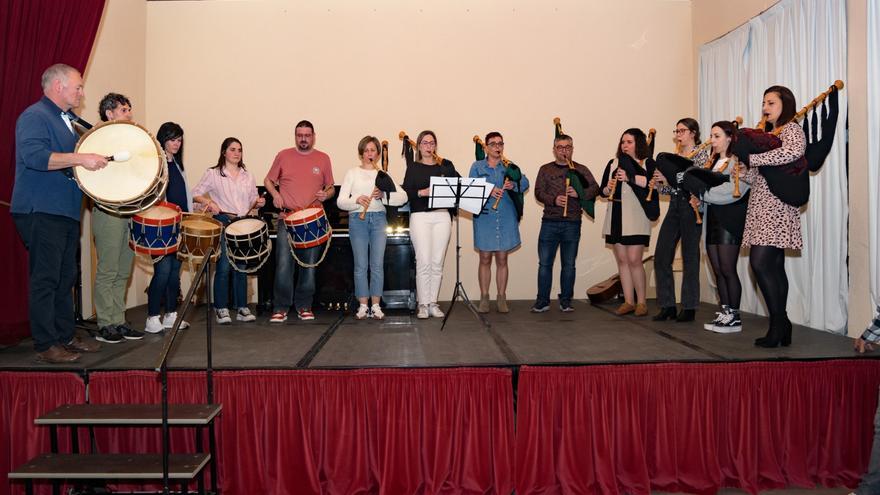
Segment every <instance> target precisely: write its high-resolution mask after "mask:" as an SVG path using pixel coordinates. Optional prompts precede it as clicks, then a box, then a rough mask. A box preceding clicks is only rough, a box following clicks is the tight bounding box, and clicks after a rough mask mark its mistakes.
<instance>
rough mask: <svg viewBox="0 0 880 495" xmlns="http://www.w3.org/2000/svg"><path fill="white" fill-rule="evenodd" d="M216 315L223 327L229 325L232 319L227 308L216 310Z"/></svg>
mask: <svg viewBox="0 0 880 495" xmlns="http://www.w3.org/2000/svg"><path fill="white" fill-rule="evenodd" d="M214 314H215V315H216V316H217V323H219V324H221V325H229V324H230V323H232V318H230V317H229V310H228V309H226V308H220V309H215V310H214Z"/></svg>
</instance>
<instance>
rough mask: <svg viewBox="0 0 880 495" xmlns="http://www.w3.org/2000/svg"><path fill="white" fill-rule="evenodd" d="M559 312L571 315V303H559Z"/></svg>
mask: <svg viewBox="0 0 880 495" xmlns="http://www.w3.org/2000/svg"><path fill="white" fill-rule="evenodd" d="M559 311H562V312H563V313H571V312H572V311H574V306H572V305H571V301H566V302H560V303H559Z"/></svg>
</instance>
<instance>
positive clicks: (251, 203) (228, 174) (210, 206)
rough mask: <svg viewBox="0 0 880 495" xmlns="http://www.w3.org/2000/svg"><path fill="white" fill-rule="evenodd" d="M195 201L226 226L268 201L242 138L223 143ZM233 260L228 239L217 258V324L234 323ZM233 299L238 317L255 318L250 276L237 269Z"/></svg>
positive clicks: (236, 317)
mask: <svg viewBox="0 0 880 495" xmlns="http://www.w3.org/2000/svg"><path fill="white" fill-rule="evenodd" d="M193 201H194V202H196V203H199V204H201V205H202V206H204V208H205V210H206V211H208V212H210V213H213V214H214V218H216V219H217V220H220V221H221V222H223V224H224V225H228V224H229V223H231V222H233V221H234V220H236V218H238V217H243V216H246V215H247V214H248V213H249V212H250V211H251V210H252V209H254V208H258V207H261V206H263V205H264V204H265V202H266V201H265V199H263V198H260V197H257V184H256V182H255V181H254V177H253V176H252V175H251V174H250V172H248V171H247V169H246V168H245V166H244V162H243V161H242V147H241V141H239V140H238V139H236V138H234V137H228V138H226V139H224V140H223V144H221V145H220V157H219V158H218V159H217V165H215V166H213V167H211V168H209V169H208V170H205V175H203V176H202V180H200V181H199V183H198V185H197V186H196V187H195V189H193ZM231 268H232V267H231V266H230V264H229V260H227V259H226V242H225V239H223V240H222V242H221V243H220V257H219V258H218V259H217V272H216V273H215V274H214V311H215V313H216V317H217V323H220V324H221V325H225V324H229V323H232V318H231V317H230V316H229V309H228V308H229V273H230V271H232V270H231ZM232 300H233V301H232V302H233V303H234V304H235V306H234V307H235V308H237V309H238V311H237V312H236V315H235V319H236V320H238V321H254V320H255V319H256V317H255V316H254V315H253V313H251V311H250V309H248V306H247V275H246V274H245V273H243V272H239V271H235V272H234V273H233V274H232Z"/></svg>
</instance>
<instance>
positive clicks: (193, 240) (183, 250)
mask: <svg viewBox="0 0 880 495" xmlns="http://www.w3.org/2000/svg"><path fill="white" fill-rule="evenodd" d="M222 233H223V224H222V223H221V222H220V220H215V219H213V218H211V217H209V216H205V215H199V214H191V213H185V214H184V215H183V220H181V222H180V249H178V250H177V258H178V259H180V260H183V261H189V262H192V263H201V262H202V261H204V259H205V255H206V254H208V249H210V248H212V247H213V248H214V254H213V255H211V261H217V258H218V257H219V256H220V234H222Z"/></svg>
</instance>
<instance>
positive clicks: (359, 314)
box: [354, 304, 370, 320]
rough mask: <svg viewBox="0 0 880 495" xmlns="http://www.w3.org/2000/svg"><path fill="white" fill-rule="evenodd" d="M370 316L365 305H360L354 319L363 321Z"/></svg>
mask: <svg viewBox="0 0 880 495" xmlns="http://www.w3.org/2000/svg"><path fill="white" fill-rule="evenodd" d="M369 314H370V308H368V307H367V305H366V304H361V305H360V306H358V310H357V313H355V314H354V317H355V318H357V319H358V320H363V319H364V318H366V317H367V316H369Z"/></svg>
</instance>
